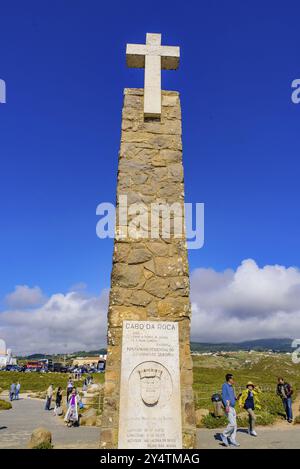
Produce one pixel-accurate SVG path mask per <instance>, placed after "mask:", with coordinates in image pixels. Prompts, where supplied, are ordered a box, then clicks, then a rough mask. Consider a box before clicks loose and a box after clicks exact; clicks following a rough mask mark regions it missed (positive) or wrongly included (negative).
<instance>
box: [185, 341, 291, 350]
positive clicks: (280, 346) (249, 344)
mask: <svg viewBox="0 0 300 469" xmlns="http://www.w3.org/2000/svg"><path fill="white" fill-rule="evenodd" d="M291 344H292V339H258V340H246V341H244V342H221V343H217V344H213V343H208V342H191V349H192V351H193V352H220V351H222V350H223V351H224V352H235V351H237V350H256V351H258V352H264V351H266V350H274V351H276V352H291V351H292V348H291Z"/></svg>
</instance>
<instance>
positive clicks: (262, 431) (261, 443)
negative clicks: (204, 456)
mask: <svg viewBox="0 0 300 469" xmlns="http://www.w3.org/2000/svg"><path fill="white" fill-rule="evenodd" d="M286 425H287V427H286V428H277V427H276V426H273V427H258V428H257V434H258V436H257V437H252V436H250V435H249V434H248V432H247V430H245V429H239V431H238V434H237V441H238V442H239V443H240V445H241V446H240V448H232V447H230V448H225V447H224V446H223V445H222V442H221V440H220V437H219V434H220V433H221V432H222V431H223V428H221V429H218V430H208V429H199V430H198V432H197V448H199V449H223V450H232V449H299V448H300V425H294V426H293V425H291V424H288V423H286Z"/></svg>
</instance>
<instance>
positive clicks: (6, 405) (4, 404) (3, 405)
mask: <svg viewBox="0 0 300 469" xmlns="http://www.w3.org/2000/svg"><path fill="white" fill-rule="evenodd" d="M11 408H12V405H11V403H10V402H8V401H4V400H3V399H0V410H8V409H11Z"/></svg>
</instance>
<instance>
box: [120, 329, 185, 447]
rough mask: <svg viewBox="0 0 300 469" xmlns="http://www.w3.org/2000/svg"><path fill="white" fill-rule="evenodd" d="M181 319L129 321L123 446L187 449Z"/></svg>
mask: <svg viewBox="0 0 300 469" xmlns="http://www.w3.org/2000/svg"><path fill="white" fill-rule="evenodd" d="M181 432H182V428H181V398H180V371H179V340H178V323H176V322H167V321H124V322H123V338H122V362H121V387H120V414H119V439H118V447H119V448H122V449H123V448H126V449H127V448H132V449H135V448H143V449H150V448H153V449H159V448H162V449H165V448H179V449H180V448H182V433H181Z"/></svg>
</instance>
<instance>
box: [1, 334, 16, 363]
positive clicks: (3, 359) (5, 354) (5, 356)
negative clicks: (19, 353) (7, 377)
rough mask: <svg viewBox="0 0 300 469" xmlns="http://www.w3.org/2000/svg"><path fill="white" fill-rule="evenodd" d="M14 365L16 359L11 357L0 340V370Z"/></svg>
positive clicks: (9, 351) (3, 342)
mask: <svg viewBox="0 0 300 469" xmlns="http://www.w3.org/2000/svg"><path fill="white" fill-rule="evenodd" d="M16 363H17V361H16V359H15V358H13V357H12V353H11V349H10V348H8V349H7V348H6V343H5V341H4V340H2V339H0V368H4V367H5V366H6V365H15V364H16Z"/></svg>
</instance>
